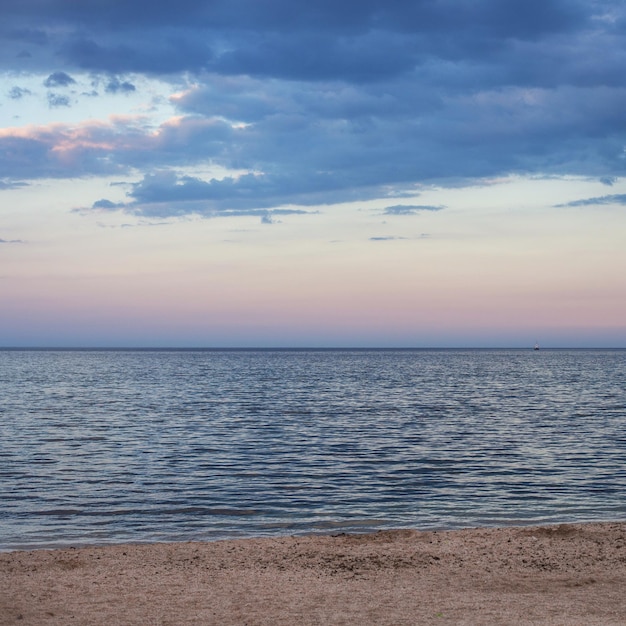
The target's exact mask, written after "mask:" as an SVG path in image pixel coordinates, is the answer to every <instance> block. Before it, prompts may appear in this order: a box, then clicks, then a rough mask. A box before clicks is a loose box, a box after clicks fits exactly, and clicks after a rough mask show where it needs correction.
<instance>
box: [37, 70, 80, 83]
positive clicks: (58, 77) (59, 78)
mask: <svg viewBox="0 0 626 626" xmlns="http://www.w3.org/2000/svg"><path fill="white" fill-rule="evenodd" d="M43 84H44V85H45V86H46V87H67V86H68V85H74V84H76V81H75V80H74V79H73V78H72V77H71V76H70V75H69V74H66V73H65V72H54V73H52V74H50V76H48V78H46V80H44V81H43Z"/></svg>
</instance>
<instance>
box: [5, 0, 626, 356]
mask: <svg viewBox="0 0 626 626" xmlns="http://www.w3.org/2000/svg"><path fill="white" fill-rule="evenodd" d="M1 6H2V20H1V22H0V347H11V346H26V347H34V346H39V347H52V346H66V347H90V346H101V347H116V346H119V347H149V346H154V347H418V348H419V347H528V346H532V345H533V344H534V343H535V341H538V342H539V343H540V344H541V345H542V346H545V347H626V271H625V270H626V5H625V4H624V3H623V2H621V1H620V0H597V1H596V0H584V1H583V0H410V1H405V0H358V1H356V0H334V1H333V2H330V1H329V0H317V1H316V2H301V1H300V0H204V1H200V0H178V1H177V2H171V1H169V0H168V1H165V0H149V1H148V0H123V1H122V0H84V1H81V2H76V1H75V0H2V2H1Z"/></svg>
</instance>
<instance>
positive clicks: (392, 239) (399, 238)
mask: <svg viewBox="0 0 626 626" xmlns="http://www.w3.org/2000/svg"><path fill="white" fill-rule="evenodd" d="M403 239H406V237H395V236H389V237H370V238H369V240H370V241H399V240H403Z"/></svg>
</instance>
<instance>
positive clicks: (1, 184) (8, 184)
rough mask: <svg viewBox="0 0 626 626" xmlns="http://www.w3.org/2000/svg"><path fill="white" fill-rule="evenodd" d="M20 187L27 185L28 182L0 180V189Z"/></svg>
mask: <svg viewBox="0 0 626 626" xmlns="http://www.w3.org/2000/svg"><path fill="white" fill-rule="evenodd" d="M20 187H28V183H25V182H22V181H19V180H0V191H2V190H7V189H19V188H20Z"/></svg>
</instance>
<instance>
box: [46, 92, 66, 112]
mask: <svg viewBox="0 0 626 626" xmlns="http://www.w3.org/2000/svg"><path fill="white" fill-rule="evenodd" d="M48 106H49V107H50V108H51V109H52V108H57V107H69V106H70V99H69V98H68V97H67V96H62V95H59V94H57V93H49V94H48Z"/></svg>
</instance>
